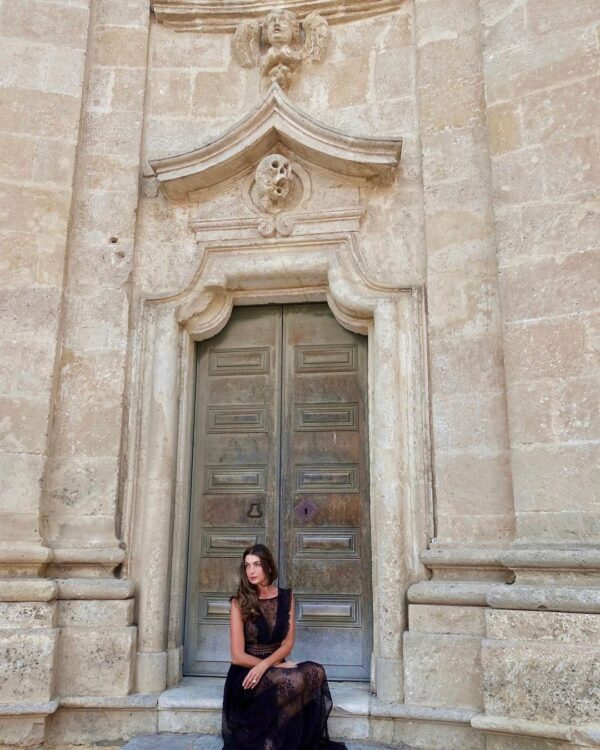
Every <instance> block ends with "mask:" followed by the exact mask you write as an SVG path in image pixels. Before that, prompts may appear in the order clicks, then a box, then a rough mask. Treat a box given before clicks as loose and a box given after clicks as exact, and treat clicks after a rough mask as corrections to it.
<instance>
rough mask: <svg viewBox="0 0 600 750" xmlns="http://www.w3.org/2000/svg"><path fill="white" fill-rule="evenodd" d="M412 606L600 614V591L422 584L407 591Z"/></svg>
mask: <svg viewBox="0 0 600 750" xmlns="http://www.w3.org/2000/svg"><path fill="white" fill-rule="evenodd" d="M408 601H409V602H410V603H411V604H441V605H447V606H467V607H490V608H491V609H510V610H526V611H527V610H530V611H543V612H573V613H586V614H598V613H600V588H591V587H589V586H588V587H587V588H584V587H582V586H577V585H574V586H555V585H552V584H547V585H545V586H544V585H539V584H538V585H530V586H519V585H517V584H510V583H498V582H495V581H483V582H482V581H420V582H419V583H415V584H413V585H412V586H411V587H410V588H409V590H408Z"/></svg>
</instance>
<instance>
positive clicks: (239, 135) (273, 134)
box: [150, 84, 402, 200]
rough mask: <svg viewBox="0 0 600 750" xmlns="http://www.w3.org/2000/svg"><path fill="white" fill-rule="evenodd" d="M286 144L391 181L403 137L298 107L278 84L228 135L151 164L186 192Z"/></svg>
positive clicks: (347, 171)
mask: <svg viewBox="0 0 600 750" xmlns="http://www.w3.org/2000/svg"><path fill="white" fill-rule="evenodd" d="M277 144H282V145H283V146H284V147H285V148H287V149H289V150H290V151H291V152H292V153H295V154H297V155H298V156H300V157H302V158H304V159H306V160H307V161H308V162H310V163H312V164H315V165H317V166H320V167H323V168H325V169H328V170H330V171H332V172H336V173H339V174H343V175H346V176H352V177H362V178H369V179H377V180H380V181H382V182H390V181H391V180H392V179H393V178H394V175H395V174H396V170H397V168H398V164H399V163H400V154H401V150H402V139H401V138H398V137H390V138H361V137H355V136H350V135H347V134H345V133H342V132H340V131H339V130H335V129H333V128H330V127H328V126H326V125H323V124H322V123H319V122H317V121H316V120H314V119H313V118H312V117H309V116H308V115H306V114H305V113H304V112H302V111H301V110H300V109H299V108H298V107H296V106H295V105H294V104H292V102H291V101H290V100H289V99H288V98H287V97H286V96H285V94H284V93H283V91H282V90H281V88H280V87H279V86H278V85H277V84H273V85H272V86H271V87H270V88H269V91H268V92H267V94H266V96H265V98H264V99H263V101H262V102H261V104H259V106H258V107H257V108H256V109H254V110H252V111H251V112H250V113H249V114H248V115H247V116H246V117H245V118H244V119H243V120H241V121H240V122H239V123H237V125H234V126H233V127H232V128H231V129H230V130H228V131H227V132H226V133H225V134H224V135H222V136H220V137H219V138H217V139H215V140H213V141H210V142H209V143H207V144H206V145H204V146H201V147H200V148H198V149H196V150H195V151H189V152H187V153H185V154H178V155H175V156H170V157H166V158H162V159H153V160H151V161H150V166H151V167H152V170H153V171H154V174H155V175H156V177H157V179H158V181H159V183H160V184H161V186H162V188H163V190H164V191H165V193H166V194H167V196H168V197H169V198H171V199H172V200H177V199H181V198H185V197H187V196H188V195H189V193H191V192H192V191H197V190H202V189H205V188H208V187H211V186H213V185H216V184H218V183H222V182H224V181H225V180H227V179H229V178H231V177H233V176H238V175H241V174H244V173H245V172H246V171H247V169H248V164H249V163H255V162H258V161H259V159H261V158H262V157H263V156H265V155H266V154H267V153H268V152H269V150H271V149H273V148H276V147H277Z"/></svg>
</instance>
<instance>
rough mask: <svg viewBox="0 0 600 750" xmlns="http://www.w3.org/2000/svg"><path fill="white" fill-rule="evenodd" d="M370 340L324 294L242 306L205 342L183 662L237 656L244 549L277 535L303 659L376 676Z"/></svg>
mask: <svg viewBox="0 0 600 750" xmlns="http://www.w3.org/2000/svg"><path fill="white" fill-rule="evenodd" d="M366 373H367V342H366V339H365V338H364V337H362V336H358V335H356V334H353V333H350V332H348V331H346V330H345V329H344V328H342V327H341V326H340V325H339V324H338V323H337V321H336V320H335V319H334V317H333V315H332V314H331V312H330V311H329V308H328V307H327V305H324V304H310V305H286V306H272V307H256V308H236V309H235V310H234V313H233V315H232V317H231V320H230V322H229V324H228V325H227V327H226V328H225V329H224V330H223V331H222V332H221V333H220V334H219V335H218V336H216V337H215V338H213V339H210V340H209V341H206V342H203V343H202V344H200V345H199V347H198V367H197V382H196V413H195V428H194V429H195V432H194V438H195V439H194V469H193V491H192V511H191V524H190V543H189V558H188V585H187V601H186V633H185V662H184V672H185V673H186V674H204V675H211V674H212V675H218V674H224V673H225V672H226V670H227V668H228V665H229V637H228V618H229V614H228V613H229V596H230V595H231V593H233V592H234V591H235V588H236V585H237V578H238V567H239V562H240V559H241V553H242V551H243V550H244V548H245V547H247V546H248V545H250V544H253V543H255V542H258V541H260V542H264V543H266V544H267V545H269V546H270V547H271V549H272V550H273V552H274V554H275V556H276V558H277V559H278V562H279V566H280V576H279V581H278V584H279V586H282V587H283V586H292V587H293V589H294V594H295V599H296V621H297V631H296V632H297V637H296V645H295V648H294V653H293V658H294V659H295V660H297V661H302V660H305V659H312V660H314V661H319V662H321V663H322V664H324V665H325V666H326V669H327V673H328V675H329V677H331V678H339V679H368V678H369V659H370V652H371V633H372V622H371V564H370V559H371V549H370V533H369V497H368V486H369V477H368V440H367V435H368V430H367V375H366Z"/></svg>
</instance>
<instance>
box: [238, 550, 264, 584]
mask: <svg viewBox="0 0 600 750" xmlns="http://www.w3.org/2000/svg"><path fill="white" fill-rule="evenodd" d="M244 568H245V570H246V577H247V578H248V580H249V581H250V583H251V584H252V585H253V586H268V585H269V579H268V578H267V573H266V571H265V569H264V568H263V563H262V560H261V559H260V557H258V556H257V555H246V557H245V558H244Z"/></svg>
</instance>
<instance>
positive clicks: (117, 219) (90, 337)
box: [43, 0, 149, 575]
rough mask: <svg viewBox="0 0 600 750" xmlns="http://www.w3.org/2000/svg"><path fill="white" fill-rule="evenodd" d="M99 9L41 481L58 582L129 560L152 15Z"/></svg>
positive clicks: (102, 5)
mask: <svg viewBox="0 0 600 750" xmlns="http://www.w3.org/2000/svg"><path fill="white" fill-rule="evenodd" d="M93 11H94V12H93V15H92V18H91V27H90V39H89V44H88V53H87V67H86V99H85V102H84V107H83V111H82V130H81V137H80V145H79V149H78V156H77V164H76V171H75V186H76V195H75V200H74V204H73V216H72V222H71V227H70V232H69V240H68V260H67V269H66V276H65V289H64V304H63V316H62V339H61V342H60V355H59V361H58V368H57V394H56V406H55V415H54V430H53V434H52V439H51V449H50V459H49V463H48V469H47V472H46V476H45V482H44V505H43V513H44V531H45V534H46V536H47V539H48V543H49V545H50V546H51V547H53V548H54V549H55V553H54V555H55V566H54V568H53V569H52V570H53V572H55V573H56V574H58V575H72V574H75V575H94V574H95V575H99V574H100V575H101V574H102V573H103V572H104V573H109V574H110V573H111V571H112V570H113V569H114V567H115V566H116V565H117V564H118V563H120V562H121V561H122V560H123V552H122V550H120V549H118V546H119V543H118V536H119V531H118V528H117V527H116V524H117V515H118V495H119V481H120V460H121V459H120V453H121V440H122V429H123V411H124V407H125V401H124V399H125V396H124V392H125V377H126V367H127V352H128V316H129V297H130V274H131V268H132V263H133V246H134V231H135V225H136V207H137V199H138V191H137V187H138V170H139V159H140V144H141V135H142V120H143V104H144V91H145V76H146V72H145V69H146V46H147V37H148V21H149V7H148V3H147V2H144V1H143V0H139V2H130V3H127V4H126V5H123V4H118V3H117V4H115V3H109V2H99V3H96V4H95V5H94V6H93ZM78 550H79V551H78Z"/></svg>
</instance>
